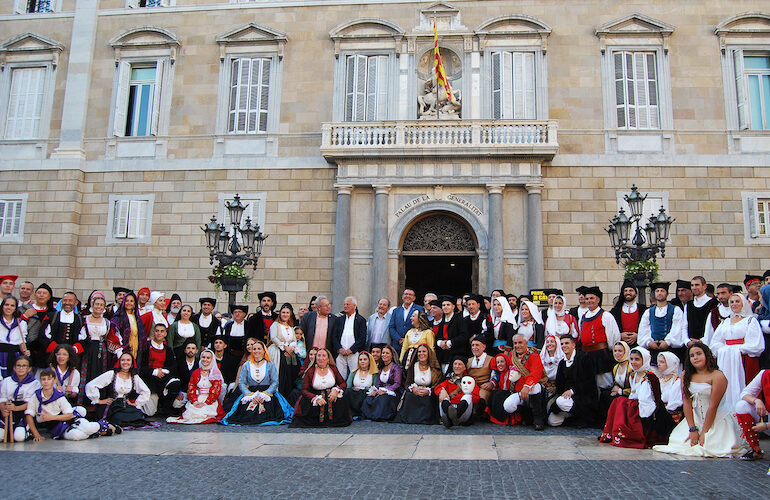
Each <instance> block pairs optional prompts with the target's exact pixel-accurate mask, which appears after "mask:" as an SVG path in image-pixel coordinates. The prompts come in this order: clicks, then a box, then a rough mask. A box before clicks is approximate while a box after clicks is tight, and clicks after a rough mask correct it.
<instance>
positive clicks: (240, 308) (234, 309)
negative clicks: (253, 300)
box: [230, 304, 249, 314]
mask: <svg viewBox="0 0 770 500" xmlns="http://www.w3.org/2000/svg"><path fill="white" fill-rule="evenodd" d="M236 310H238V311H243V312H244V313H245V314H249V306H239V305H237V304H236V305H234V306H232V307H230V312H231V313H232V312H233V311H236Z"/></svg>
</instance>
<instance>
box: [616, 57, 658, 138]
mask: <svg viewBox="0 0 770 500" xmlns="http://www.w3.org/2000/svg"><path fill="white" fill-rule="evenodd" d="M655 59H656V54H655V52H624V51H619V52H614V53H613V65H614V68H615V104H616V106H617V126H618V128H623V129H658V128H660V117H659V109H658V69H657V65H656V62H655Z"/></svg>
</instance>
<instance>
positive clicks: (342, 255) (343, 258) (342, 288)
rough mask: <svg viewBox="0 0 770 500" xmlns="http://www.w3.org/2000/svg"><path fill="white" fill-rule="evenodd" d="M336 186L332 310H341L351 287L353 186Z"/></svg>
mask: <svg viewBox="0 0 770 500" xmlns="http://www.w3.org/2000/svg"><path fill="white" fill-rule="evenodd" d="M334 187H335V188H336V189H337V217H336V222H335V227H334V278H333V280H332V311H340V310H341V309H342V301H343V300H345V297H346V296H347V295H348V290H349V289H350V193H351V191H352V190H353V186H351V185H348V184H336V185H335V186H334Z"/></svg>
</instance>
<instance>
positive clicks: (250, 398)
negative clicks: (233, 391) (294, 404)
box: [222, 340, 293, 425]
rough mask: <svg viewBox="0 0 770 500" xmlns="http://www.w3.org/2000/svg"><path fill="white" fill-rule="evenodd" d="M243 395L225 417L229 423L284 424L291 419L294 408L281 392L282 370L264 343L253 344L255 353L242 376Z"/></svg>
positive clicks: (239, 385)
mask: <svg viewBox="0 0 770 500" xmlns="http://www.w3.org/2000/svg"><path fill="white" fill-rule="evenodd" d="M238 388H239V389H240V391H241V396H240V397H239V398H238V399H237V400H236V401H235V402H234V403H233V407H232V409H231V410H230V412H229V413H228V414H227V415H225V418H223V419H222V423H223V424H225V425H280V424H285V423H288V422H289V421H290V420H291V416H292V413H293V410H292V408H291V406H289V403H287V402H286V399H285V398H284V397H283V396H282V395H281V393H280V392H278V371H277V370H276V368H275V365H274V364H273V363H272V362H271V361H270V358H269V357H268V355H267V348H266V347H265V344H264V342H262V341H261V340H257V342H256V343H255V344H253V345H252V346H251V356H250V357H249V360H248V361H247V362H246V363H244V364H243V366H242V367H241V372H240V374H239V375H238Z"/></svg>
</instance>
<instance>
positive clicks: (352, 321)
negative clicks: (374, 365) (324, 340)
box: [332, 297, 366, 378]
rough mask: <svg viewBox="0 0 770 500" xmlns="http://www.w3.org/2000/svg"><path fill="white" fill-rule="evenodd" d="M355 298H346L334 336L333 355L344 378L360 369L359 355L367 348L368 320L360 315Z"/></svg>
mask: <svg viewBox="0 0 770 500" xmlns="http://www.w3.org/2000/svg"><path fill="white" fill-rule="evenodd" d="M357 306H358V303H357V301H356V298H355V297H346V298H345V301H344V302H343V303H342V312H343V314H342V316H341V317H340V318H338V321H337V322H336V324H335V326H334V332H333V334H332V346H333V347H334V350H333V354H335V355H336V362H337V369H338V370H339V371H340V375H342V377H343V378H347V376H348V373H350V372H352V371H355V369H356V368H357V367H358V353H359V351H362V350H364V349H365V348H366V318H364V317H363V316H361V315H360V314H358V311H357V310H356V307H357Z"/></svg>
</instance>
